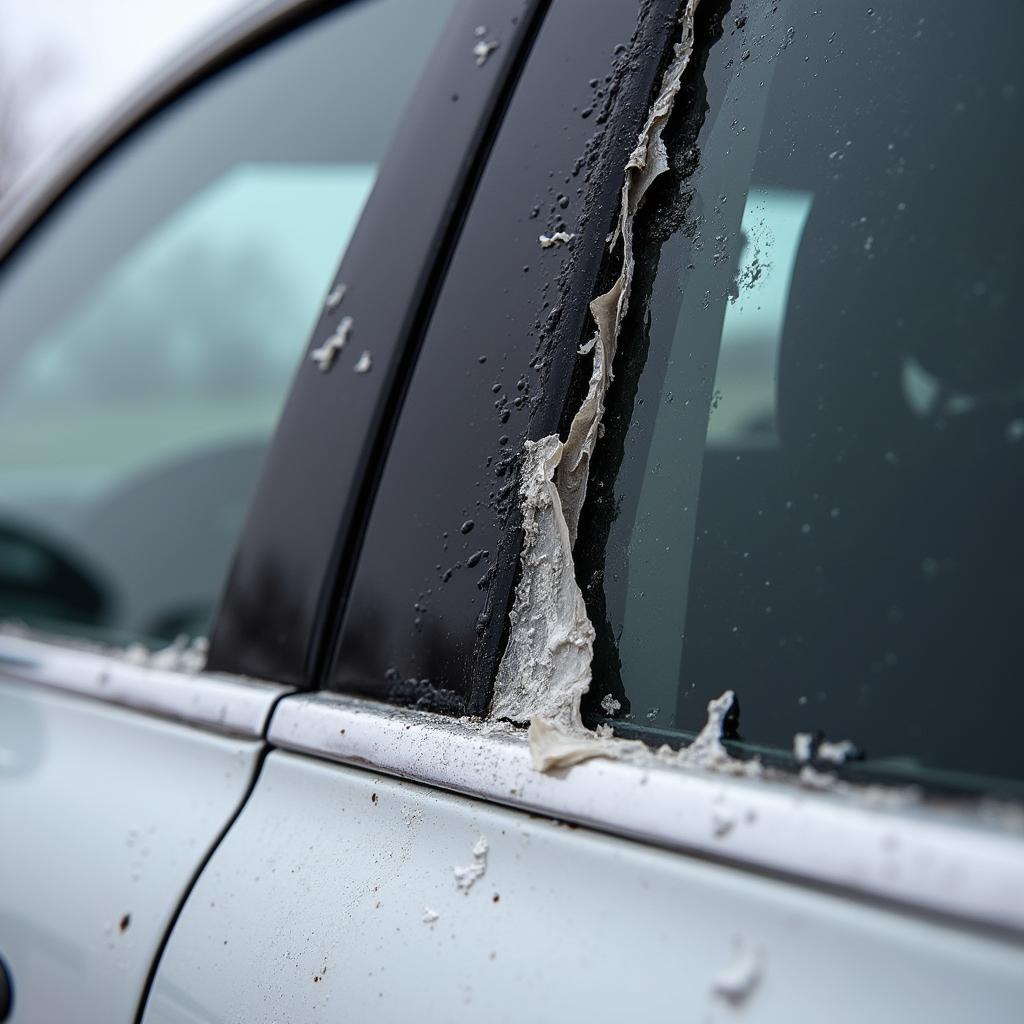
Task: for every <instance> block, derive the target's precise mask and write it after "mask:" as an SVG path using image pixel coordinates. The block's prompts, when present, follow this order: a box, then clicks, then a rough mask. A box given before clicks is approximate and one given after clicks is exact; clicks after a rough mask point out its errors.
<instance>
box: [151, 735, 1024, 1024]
mask: <svg viewBox="0 0 1024 1024" xmlns="http://www.w3.org/2000/svg"><path fill="white" fill-rule="evenodd" d="M409 742H410V744H414V743H415V737H412V736H411V737H410V741H409ZM481 837H483V838H485V839H486V841H487V851H486V855H485V870H484V873H483V875H482V877H480V878H479V879H478V880H477V881H476V882H475V883H474V884H473V885H472V886H470V887H468V888H460V886H459V885H458V882H457V877H456V874H455V869H456V868H464V867H465V866H466V865H468V864H470V863H473V862H475V853H474V851H475V850H476V851H479V850H480V845H479V844H480V839H481ZM795 839H796V837H794V840H795ZM435 915H436V916H435ZM1022 995H1024V949H1022V947H1021V946H1020V944H1019V943H1017V942H1015V941H1012V940H1007V939H1001V938H998V937H996V936H994V935H991V934H989V935H986V934H983V933H980V932H972V931H971V930H968V929H964V928H957V927H951V926H949V925H948V924H944V923H940V922H939V921H937V920H934V919H929V918H927V917H922V916H916V915H910V914H902V913H896V912H894V911H892V910H889V909H885V908H883V907H881V906H878V905H872V904H870V903H866V902H861V901H857V900H853V899H849V898H844V897H840V896H836V895H833V894H830V893H827V892H823V891H816V890H815V889H813V888H810V887H805V886H800V885H793V884H789V883H786V882H783V881H781V880H779V879H777V878H773V877H766V876H763V875H758V874H756V873H752V872H748V871H743V870H737V869H736V868H733V867H728V866H725V865H722V864H717V863H714V862H712V861H708V860H703V859H700V858H696V857H692V856H687V855H683V854H679V853H675V852H670V851H665V850H659V849H655V848H652V847H649V846H645V845H642V844H640V843H636V842H633V841H630V840H626V839H621V838H617V837H610V836H606V835H600V834H597V833H595V832H591V831H589V830H585V829H573V828H570V827H567V826H565V825H559V824H556V823H554V822H552V821H550V820H545V819H541V818H537V817H535V816H531V815H528V814H525V813H523V812H520V811H514V810H509V809H506V808H502V807H497V806H494V805H491V804H487V803H483V802H480V801H476V800H471V799H468V798H465V797H461V796H455V795H452V794H449V793H444V792H438V791H436V790H434V789H431V788H428V787H425V786H422V785H418V784H416V783H412V782H407V781H399V780H396V779H393V778H389V777H386V776H382V775H379V774H377V773H376V772H373V771H371V770H367V769H363V768H354V767H348V766H340V765H332V764H327V763H324V762H320V761H316V760H314V759H311V758H308V757H304V756H301V755H297V754H292V753H285V752H274V753H272V754H270V756H269V757H268V758H267V760H266V762H265V765H264V768H263V771H262V773H261V777H260V781H259V783H258V785H257V787H256V789H255V791H254V793H253V795H252V797H251V798H250V800H249V801H248V802H247V804H246V806H245V809H244V810H243V812H242V814H241V815H240V817H239V819H238V820H237V822H236V823H235V825H234V826H233V827H232V829H231V831H230V832H229V834H228V835H227V837H226V838H225V840H224V841H223V843H222V844H221V845H220V846H219V847H218V849H217V852H216V853H215V854H214V856H213V858H212V859H211V861H210V864H209V865H208V867H207V868H206V870H205V871H204V872H203V875H202V877H201V878H200V880H199V882H198V884H197V886H196V888H195V889H194V890H193V892H192V893H191V895H190V897H189V899H188V901H187V903H186V905H185V908H184V910H183V913H182V916H181V918H180V919H179V921H178V923H177V924H176V926H175V929H174V932H173V934H172V937H171V940H170V943H169V945H168V947H167V950H166V952H165V955H164V957H163V959H162V961H161V964H160V968H159V971H158V973H157V977H156V980H155V983H154V988H153V991H152V994H151V999H150V1002H149V1004H148V1006H147V1010H146V1013H145V1016H144V1021H145V1024H183V1022H186V1021H187V1022H190V1024H192V1022H197V1021H203V1022H207V1024H220V1022H225V1024H226V1022H229V1021H231V1022H233V1021H246V1022H249V1024H256V1022H271V1021H285V1020H287V1021H290V1022H294V1024H305V1022H313V1021H328V1020H330V1021H335V1020H353V1021H368V1020H378V1021H406V1020H429V1021H474V1022H480V1021H488V1022H492V1021H518V1020H529V1021H559V1022H564V1021H581V1020H592V1021H613V1020H623V1019H629V1020H659V1021H661V1020H672V1021H678V1020H683V1021H690V1020H692V1021H731V1020H736V1019H742V1020H745V1021H754V1022H780V1024H781V1022H786V1024H789V1022H792V1021H793V1020H799V1019H807V1020H827V1021H829V1022H830V1024H842V1022H850V1024H863V1022H864V1021H872V1022H888V1021H892V1022H894V1024H895V1022H899V1024H905V1022H907V1021H910V1020H928V1021H929V1022H950V1024H952V1022H963V1021H968V1020H985V1021H986V1022H1003V1021H1005V1022H1011V1021H1012V1022H1015V1021H1018V1020H1019V1019H1020V1006H1021V997H1022Z"/></svg>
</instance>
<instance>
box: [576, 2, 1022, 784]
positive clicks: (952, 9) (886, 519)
mask: <svg viewBox="0 0 1024 1024" xmlns="http://www.w3.org/2000/svg"><path fill="white" fill-rule="evenodd" d="M724 6H727V5H722V4H719V5H717V8H716V7H715V5H710V4H709V5H704V12H703V14H702V17H701V23H700V25H699V33H700V34H701V35H700V36H699V37H700V38H702V39H703V42H704V49H703V51H702V52H701V53H700V55H699V60H698V61H697V64H696V66H695V67H694V68H693V69H692V71H693V73H692V74H691V75H690V78H689V80H688V82H687V86H686V89H685V90H684V93H683V95H682V96H681V102H680V109H679V110H677V114H676V116H675V118H674V122H673V125H672V131H671V133H670V134H672V135H673V138H672V139H671V140H670V149H671V150H672V154H673V156H672V159H673V170H672V173H671V175H668V176H666V180H663V182H662V183H661V185H660V186H659V188H658V189H657V190H656V192H655V193H654V194H652V196H651V197H650V202H649V205H648V208H647V210H646V211H645V214H644V216H643V217H642V218H641V220H642V223H641V227H640V230H641V234H642V244H641V246H640V250H641V252H640V267H639V272H638V277H637V284H636V290H635V292H634V298H633V303H632V307H631V309H632V312H631V317H630V320H629V322H628V323H627V324H626V328H625V330H624V332H623V342H622V348H621V350H620V351H621V354H620V362H619V364H618V365H617V367H616V380H615V384H614V385H613V391H612V394H611V396H610V405H609V412H608V417H607V421H606V425H607V427H608V432H607V435H606V439H605V442H603V448H602V449H601V451H600V453H599V457H598V460H597V463H596V465H595V480H596V486H595V487H593V488H592V492H591V493H592V494H593V495H594V497H593V498H592V500H591V501H590V507H589V509H588V512H587V517H586V521H585V523H584V526H583V531H582V533H581V537H580V541H579V543H578V546H577V556H578V557H577V562H578V565H579V567H580V577H581V581H582V582H583V584H584V588H585V593H586V596H587V600H588V606H589V608H590V612H591V616H592V618H593V619H594V620H595V625H596V626H597V629H598V634H599V636H598V645H597V656H596V658H595V685H594V689H593V693H592V696H593V698H594V707H593V709H594V712H595V713H597V711H598V703H597V702H599V701H600V700H601V698H602V697H603V696H604V695H605V694H608V693H610V694H612V695H613V696H614V697H615V698H616V699H618V700H619V701H620V702H621V703H622V705H623V708H622V711H621V712H619V719H620V725H621V727H622V729H623V730H624V731H626V732H630V731H638V730H639V731H642V732H643V733H645V734H646V735H647V736H649V737H650V738H659V737H662V736H666V737H668V738H671V737H672V735H674V734H675V735H678V734H679V733H688V732H689V733H692V732H693V731H695V730H697V729H698V728H699V727H700V725H701V724H702V722H703V720H704V715H705V707H706V704H707V702H708V700H709V699H710V698H712V697H714V696H717V695H718V694H720V693H721V692H723V691H724V690H726V689H733V690H735V692H736V693H737V695H738V698H739V705H740V712H741V713H740V719H739V723H738V731H737V736H738V737H739V738H741V739H743V740H745V741H747V743H748V744H749V746H750V747H752V748H757V749H760V750H762V752H767V753H768V754H769V756H770V755H771V754H772V753H773V752H774V753H777V754H779V755H780V756H782V755H783V754H784V753H785V752H787V751H790V750H791V749H792V744H793V737H794V734H796V733H798V732H806V733H810V734H812V736H813V737H815V738H817V737H819V736H825V737H827V738H829V739H831V740H842V739H850V740H852V741H853V742H854V743H855V744H856V745H857V746H858V747H859V748H860V750H861V751H862V752H863V753H864V754H866V755H867V760H866V761H865V762H864V763H863V767H862V769H861V770H862V771H864V772H866V773H868V774H871V773H874V772H877V773H880V774H883V773H884V774H894V775H901V776H906V775H910V776H912V777H914V778H918V777H927V778H929V779H931V780H932V781H935V782H938V783H945V782H948V783H951V784H954V785H960V784H976V783H977V784H983V785H994V784H996V783H994V782H993V781H992V779H989V780H988V781H987V782H986V781H985V780H984V779H980V778H979V777H980V776H991V777H1003V778H1004V779H1009V778H1017V779H1019V778H1021V777H1022V776H1024V756H1022V754H1021V753H1020V747H1019V743H1018V741H1017V739H1016V737H1017V729H1018V726H1017V722H1018V720H1019V718H1020V717H1021V715H1022V714H1024V633H1022V630H1021V628H1020V624H1019V623H1020V618H1021V611H1022V608H1024V530H1022V528H1021V524H1022V522H1024V339H1022V336H1021V328H1020V326H1019V324H1020V316H1019V311H1018V310H1017V309H1016V307H1015V306H1014V304H1013V303H1014V300H1013V295H1014V293H1015V291H1016V286H1015V281H1016V279H1017V278H1018V277H1019V274H1020V269H1021V264H1022V259H1021V247H1022V244H1024V207H1022V202H1021V183H1022V181H1024V116H1022V111H1024V106H1022V105H1024V77H1022V75H1021V71H1020V68H1021V63H1020V59H1019V53H1018V43H1017V40H1018V39H1019V38H1020V34H1021V32H1022V31H1024V8H1022V7H1021V6H1020V5H1019V4H1013V3H1003V2H998V0H987V2H984V3H978V4H972V5H971V9H970V15H969V17H966V16H965V10H964V7H963V5H962V4H959V3H953V2H952V0H942V2H938V0H928V2H923V0H919V2H908V0H901V2H888V3H886V2H882V3H875V4H874V6H873V7H870V8H869V5H866V4H858V3H811V2H805V0H790V2H780V3H777V4H771V5H747V6H746V7H745V8H744V12H738V11H737V10H733V11H732V12H728V11H726V12H725V13H724V14H723V7H724ZM733 6H734V8H735V5H733ZM759 6H760V7H762V8H763V10H756V8H757V7H759ZM668 179H670V180H668ZM812 747H813V742H812ZM1000 784H1002V783H1000Z"/></svg>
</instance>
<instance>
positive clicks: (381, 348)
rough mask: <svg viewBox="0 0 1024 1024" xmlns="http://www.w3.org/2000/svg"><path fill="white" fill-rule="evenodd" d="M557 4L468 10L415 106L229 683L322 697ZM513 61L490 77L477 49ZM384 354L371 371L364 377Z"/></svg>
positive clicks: (353, 263) (276, 465) (261, 499)
mask: <svg viewBox="0 0 1024 1024" xmlns="http://www.w3.org/2000/svg"><path fill="white" fill-rule="evenodd" d="M546 7H547V2H546V0H516V2H515V3H509V2H508V0H464V2H463V4H462V5H461V6H460V7H459V8H458V9H457V10H456V12H455V14H454V15H453V16H452V18H451V20H450V21H449V23H448V24H447V25H446V27H445V28H444V30H443V33H442V37H441V41H440V43H439V45H438V48H437V50H436V51H435V53H434V54H433V55H432V57H431V59H430V62H429V64H428V67H427V70H426V72H425V74H424V77H423V79H422V80H421V82H420V86H419V89H418V91H417V94H416V95H415V96H414V97H413V99H412V101H411V103H410V105H409V107H408V108H407V110H406V112H405V114H404V116H403V119H402V122H401V124H400V125H399V128H398V130H397V132H396V136H395V139H394V142H393V144H392V147H391V149H390V151H389V153H388V156H387V157H386V158H385V160H384V162H383V163H382V164H381V167H380V173H379V176H378V180H377V184H376V186H375V188H374V190H373V193H372V194H371V196H370V199H369V201H368V202H367V206H366V209H365V211H364V213H363V216H362V218H361V219H360V222H359V224H358V226H357V228H356V231H355V233H354V234H353V236H352V239H351V241H350V242H349V245H348V248H347V251H346V253H345V256H344V258H343V260H342V265H341V269H340V271H339V274H338V278H337V280H338V281H339V282H343V283H344V284H345V285H346V289H347V290H346V294H345V299H344V301H343V303H342V305H341V306H340V307H339V308H338V309H336V310H331V311H325V313H324V315H323V316H322V317H321V321H320V323H319V324H318V326H317V328H316V330H315V331H314V334H313V339H312V343H311V346H310V347H311V348H312V347H315V346H317V345H319V344H321V343H322V342H323V341H324V340H325V339H326V338H327V337H328V336H329V335H330V334H331V333H332V332H333V330H334V328H335V327H336V325H337V322H338V320H339V318H340V317H341V316H343V315H344V316H351V317H352V320H353V329H352V333H351V338H350V341H349V345H348V348H347V349H346V350H345V351H344V352H342V353H341V355H340V356H339V357H338V359H337V360H336V361H335V364H334V366H333V367H332V370H331V372H330V373H328V374H324V373H321V372H320V370H319V369H318V368H317V366H316V365H315V364H313V363H312V362H311V361H310V360H309V359H308V358H304V359H303V360H302V363H301V365H300V367H299V369H298V371H297V374H296V377H295V380H294V383H293V385H292V390H291V393H290V395H289V398H288V401H287V404H286V406H285V410H284V413H283V415H282V418H281V421H280V423H279V425H278V429H277V433H276V435H275V437H274V439H273V441H272V443H271V446H270V450H269V452H268V454H267V457H266V462H265V464H264V470H263V475H262V478H261V481H260V484H259V485H258V487H257V491H256V495H255V497H254V500H253V503H252V505H251V508H250V512H249V518H248V522H247V525H246V528H245V531H244V533H243V536H242V539H241V542H240V545H239V548H238V551H237V553H236V557H235V563H234V566H233V569H232V572H231V575H230V578H229V580H228V584H227V587H226V590H225V593H224V597H223V599H222V602H221V607H220V612H219V614H218V617H217V622H216V625H215V628H214V631H213V636H212V638H211V650H210V667H211V669H213V670H216V671H223V672H231V673H236V674H241V675H248V676H256V677H259V678H265V679H274V680H278V681H281V682H285V683H288V684H291V685H295V686H309V685H311V684H312V682H313V681H314V680H315V679H316V678H317V677H318V675H319V674H320V673H321V671H322V666H323V661H324V658H325V656H326V655H325V650H326V646H327V645H329V642H330V639H331V633H332V631H333V628H334V624H335V622H336V620H337V616H338V614H339V611H340V609H341V606H342V604H343V602H344V599H345V596H346V594H347V591H348V582H349V575H350V563H351V562H352V561H353V560H354V558H355V550H356V546H357V545H358V543H359V540H360V537H361V535H362V531H363V525H364V523H365V518H366V511H365V510H366V508H367V506H368V503H369V501H370V498H371V496H372V494H373V491H374V486H375V478H374V476H373V473H374V472H375V464H376V462H377V461H378V460H379V459H380V457H381V454H382V452H383V451H385V450H386V449H387V447H388V439H389V436H390V421H391V419H392V418H393V417H394V415H395V411H396V409H397V407H398V405H399V404H400V401H401V394H402V391H403V389H404V387H405V378H406V377H407V375H408V371H409V367H410V365H411V362H412V360H413V358H414V355H415V351H416V349H417V347H418V340H419V338H420V336H421V335H422V333H423V330H424V326H425V324H426V322H427V321H428V320H429V318H430V311H431V309H432V306H433V302H434V293H435V292H436V290H437V288H438V286H439V282H440V280H441V278H442V276H443V274H444V271H445V268H446V266H447V264H448V260H449V259H450V255H451V251H452V247H453V246H454V243H455V241H456V239H457V238H458V235H459V229H460V226H461V223H462V218H463V217H464V208H465V206H466V204H467V202H468V200H469V197H470V196H471V194H472V192H473V188H474V185H475V183H476V180H477V178H478V177H479V174H480V169H481V167H482V165H483V163H484V161H485V159H486V155H487V152H488V149H489V146H490V144H491V141H492V139H493V137H494V133H495V130H496V128H497V125H498V123H499V122H500V119H501V114H502V112H503V110H504V108H505V106H506V105H507V103H508V97H509V95H510V93H511V91H512V89H513V87H514V85H515V81H516V77H517V75H518V73H519V70H520V68H521V67H522V61H523V55H524V54H525V53H526V52H527V51H528V49H529V46H530V44H531V42H532V40H533V38H534V35H535V34H536V31H537V28H538V26H539V24H540V21H541V18H542V16H543V13H544V10H545V9H546ZM478 26H484V27H485V28H486V30H487V31H486V36H485V38H486V39H488V40H491V39H493V40H496V41H497V42H498V44H499V45H498V47H497V49H495V50H494V51H493V52H491V53H490V54H489V55H488V56H487V58H486V60H485V61H483V62H482V63H480V64H478V63H477V60H476V59H475V58H474V52H473V50H474V46H475V44H477V43H478V42H479V41H480V38H479V37H478V36H477V34H476V29H477V27H478ZM363 350H366V351H369V352H370V353H371V356H372V360H373V366H372V370H371V372H369V373H365V374H355V373H353V368H354V365H355V361H356V359H357V358H358V356H359V353H360V352H362V351H363Z"/></svg>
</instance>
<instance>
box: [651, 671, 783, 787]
mask: <svg viewBox="0 0 1024 1024" xmlns="http://www.w3.org/2000/svg"><path fill="white" fill-rule="evenodd" d="M735 700H736V694H734V693H733V692H732V690H726V691H725V693H723V694H722V696H721V697H716V698H715V699H714V700H711V701H708V720H707V722H705V723H704V728H703V729H701V731H700V732H699V733H698V734H697V736H696V738H695V739H694V741H693V742H692V743H691V744H690V745H689V746H688V747H683V748H682V750H679V751H675V750H672V749H671V747H668V746H664V747H662V748H661V749H660V750H659V751H658V756H659V757H661V758H662V759H663V760H665V761H668V762H669V763H672V764H682V765H686V766H687V767H689V768H701V769H703V770H705V771H717V772H726V773H727V774H730V775H747V776H751V777H755V778H756V777H758V776H760V775H763V774H764V766H763V765H762V764H761V762H760V761H759V760H758V759H757V758H753V759H752V760H750V761H741V760H739V759H738V758H735V757H732V756H731V755H730V753H729V752H728V751H727V750H726V749H725V747H724V746H723V745H722V728H723V726H724V724H725V716H726V715H727V714H728V713H729V709H730V708H731V707H732V706H733V702H734V701H735Z"/></svg>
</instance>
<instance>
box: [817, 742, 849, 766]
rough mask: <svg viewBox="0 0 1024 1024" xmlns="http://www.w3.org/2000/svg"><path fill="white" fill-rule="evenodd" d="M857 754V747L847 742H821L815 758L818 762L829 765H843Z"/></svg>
mask: <svg viewBox="0 0 1024 1024" xmlns="http://www.w3.org/2000/svg"><path fill="white" fill-rule="evenodd" d="M856 754H857V746H856V744H854V743H851V742H850V741H849V740H840V741H839V742H838V743H829V742H828V741H827V740H822V741H821V743H819V744H818V751H817V758H818V760H819V761H827V762H828V763H829V764H843V763H844V762H845V761H847V760H849V758H851V757H855V756H856Z"/></svg>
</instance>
